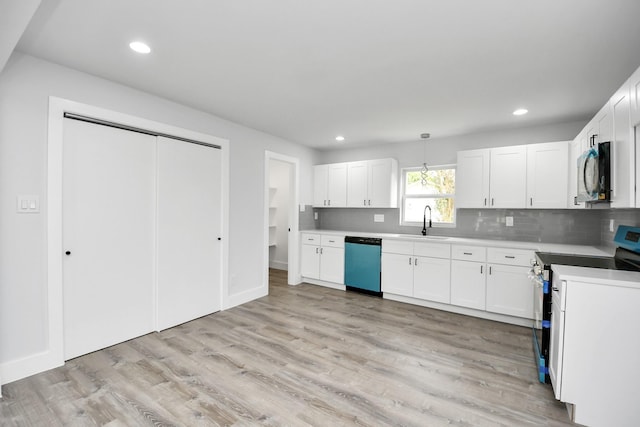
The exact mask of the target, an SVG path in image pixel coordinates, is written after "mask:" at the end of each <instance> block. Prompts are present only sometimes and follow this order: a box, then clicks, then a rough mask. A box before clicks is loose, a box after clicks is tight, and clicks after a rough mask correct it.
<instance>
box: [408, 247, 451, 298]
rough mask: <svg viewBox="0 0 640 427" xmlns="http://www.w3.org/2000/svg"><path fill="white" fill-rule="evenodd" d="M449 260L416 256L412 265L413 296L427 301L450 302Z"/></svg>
mask: <svg viewBox="0 0 640 427" xmlns="http://www.w3.org/2000/svg"><path fill="white" fill-rule="evenodd" d="M450 283H451V260H449V259H444V258H427V257H416V258H415V262H414V266H413V296H414V297H415V298H420V299H426V300H429V301H436V302H443V303H446V304H449V302H450V288H451V286H450Z"/></svg>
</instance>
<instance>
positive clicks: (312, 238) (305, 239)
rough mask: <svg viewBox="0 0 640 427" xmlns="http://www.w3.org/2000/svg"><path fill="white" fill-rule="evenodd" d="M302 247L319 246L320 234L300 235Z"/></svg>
mask: <svg viewBox="0 0 640 427" xmlns="http://www.w3.org/2000/svg"><path fill="white" fill-rule="evenodd" d="M301 236H302V244H303V245H320V234H315V233H302V235H301Z"/></svg>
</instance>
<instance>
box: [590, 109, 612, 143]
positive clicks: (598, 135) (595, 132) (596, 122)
mask: <svg viewBox="0 0 640 427" xmlns="http://www.w3.org/2000/svg"><path fill="white" fill-rule="evenodd" d="M585 129H586V138H587V141H588V142H589V144H591V143H594V144H597V143H599V142H606V141H611V140H612V137H613V118H612V113H611V103H610V102H607V103H606V104H605V105H604V106H603V107H602V108H601V109H600V111H598V113H597V114H596V115H595V116H594V117H593V118H592V119H591V121H590V122H589V123H588V124H587V126H586V127H585Z"/></svg>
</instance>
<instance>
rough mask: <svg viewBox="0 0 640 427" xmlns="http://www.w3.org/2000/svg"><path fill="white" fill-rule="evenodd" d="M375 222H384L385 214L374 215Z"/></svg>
mask: <svg viewBox="0 0 640 427" xmlns="http://www.w3.org/2000/svg"><path fill="white" fill-rule="evenodd" d="M373 222H384V214H374V215H373Z"/></svg>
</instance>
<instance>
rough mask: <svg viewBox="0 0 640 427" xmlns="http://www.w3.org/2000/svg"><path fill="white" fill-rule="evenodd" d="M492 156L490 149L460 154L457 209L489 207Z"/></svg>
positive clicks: (457, 179)
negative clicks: (490, 161)
mask: <svg viewBox="0 0 640 427" xmlns="http://www.w3.org/2000/svg"><path fill="white" fill-rule="evenodd" d="M490 155H491V150H490V149H483V150H468V151H459V152H458V164H457V166H456V207H458V208H486V207H489V160H490Z"/></svg>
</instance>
